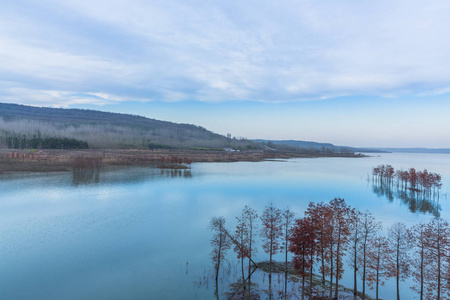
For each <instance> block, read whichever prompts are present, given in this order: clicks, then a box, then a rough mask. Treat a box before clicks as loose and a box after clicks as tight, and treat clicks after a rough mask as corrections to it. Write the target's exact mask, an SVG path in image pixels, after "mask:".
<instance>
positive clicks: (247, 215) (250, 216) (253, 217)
mask: <svg viewBox="0 0 450 300" xmlns="http://www.w3.org/2000/svg"><path fill="white" fill-rule="evenodd" d="M242 215H243V218H244V220H245V222H246V224H247V230H248V240H247V241H248V247H247V249H248V253H247V254H248V289H249V293H250V289H251V276H252V263H253V261H252V255H253V253H254V252H256V248H255V247H254V244H255V241H254V237H253V231H254V230H255V229H256V222H257V220H258V213H257V212H256V210H254V209H252V208H250V207H248V206H245V207H244V210H243V213H242Z"/></svg>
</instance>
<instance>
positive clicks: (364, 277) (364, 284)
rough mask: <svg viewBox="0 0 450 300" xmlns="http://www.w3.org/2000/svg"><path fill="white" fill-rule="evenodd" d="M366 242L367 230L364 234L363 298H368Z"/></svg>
mask: <svg viewBox="0 0 450 300" xmlns="http://www.w3.org/2000/svg"><path fill="white" fill-rule="evenodd" d="M366 244H367V232H365V235H364V245H363V282H362V293H363V295H362V297H363V300H365V299H366Z"/></svg>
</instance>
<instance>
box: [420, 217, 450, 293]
mask: <svg viewBox="0 0 450 300" xmlns="http://www.w3.org/2000/svg"><path fill="white" fill-rule="evenodd" d="M424 233H425V236H426V244H425V257H426V259H427V262H426V264H427V265H428V266H429V267H430V270H432V272H425V283H426V299H437V300H440V299H441V297H442V289H443V287H444V284H445V283H446V282H447V281H448V279H449V278H445V276H443V273H444V271H447V270H448V267H449V265H448V261H447V260H446V259H445V258H446V257H448V254H449V249H448V247H449V239H448V236H449V234H450V228H449V224H448V223H447V221H444V220H442V219H440V218H434V219H432V220H431V221H430V222H429V223H427V224H426V225H425V230H424Z"/></svg>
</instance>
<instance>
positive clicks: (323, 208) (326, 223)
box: [305, 202, 332, 285]
mask: <svg viewBox="0 0 450 300" xmlns="http://www.w3.org/2000/svg"><path fill="white" fill-rule="evenodd" d="M305 217H308V218H309V219H310V220H311V222H312V224H313V225H314V228H315V232H316V233H315V236H316V256H317V259H318V260H319V261H320V263H319V265H320V268H319V270H320V273H321V274H322V285H324V284H325V276H326V275H328V274H329V273H330V269H329V266H328V264H327V261H328V257H327V250H328V247H329V246H330V239H331V232H332V227H331V217H332V214H331V211H330V209H329V207H328V206H327V205H326V204H324V203H318V204H314V203H312V202H310V203H309V205H308V208H307V210H306V212H305Z"/></svg>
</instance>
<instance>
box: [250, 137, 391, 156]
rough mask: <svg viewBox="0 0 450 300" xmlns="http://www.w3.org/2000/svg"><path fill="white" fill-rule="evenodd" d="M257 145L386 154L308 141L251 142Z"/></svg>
mask: <svg viewBox="0 0 450 300" xmlns="http://www.w3.org/2000/svg"><path fill="white" fill-rule="evenodd" d="M253 141H254V142H257V143H262V144H264V145H267V146H268V147H271V148H274V149H277V150H283V149H286V150H288V149H291V150H294V149H304V150H310V151H319V152H323V153H354V152H366V153H382V152H386V151H384V150H381V149H370V148H355V147H348V146H335V145H333V144H330V143H318V142H309V141H295V140H263V139H256V140H253Z"/></svg>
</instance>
